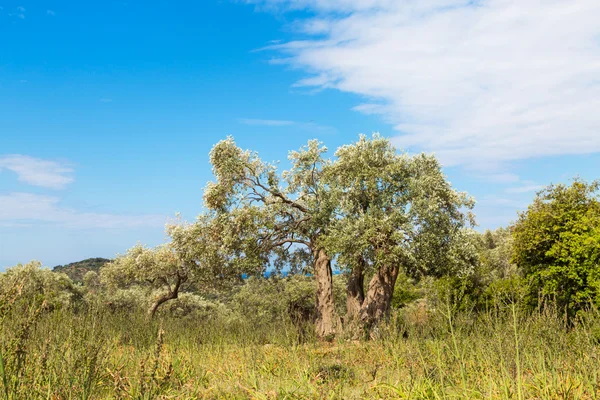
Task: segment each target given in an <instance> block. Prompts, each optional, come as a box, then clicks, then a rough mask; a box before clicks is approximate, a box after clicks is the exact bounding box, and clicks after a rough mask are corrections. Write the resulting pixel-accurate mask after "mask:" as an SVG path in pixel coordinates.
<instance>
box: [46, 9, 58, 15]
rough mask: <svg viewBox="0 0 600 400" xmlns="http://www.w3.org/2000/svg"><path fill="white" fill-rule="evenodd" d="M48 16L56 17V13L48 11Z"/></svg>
mask: <svg viewBox="0 0 600 400" xmlns="http://www.w3.org/2000/svg"><path fill="white" fill-rule="evenodd" d="M46 14H48V15H50V16H51V17H54V16H55V15H56V13H55V12H54V11H52V10H46Z"/></svg>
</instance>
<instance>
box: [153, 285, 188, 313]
mask: <svg viewBox="0 0 600 400" xmlns="http://www.w3.org/2000/svg"><path fill="white" fill-rule="evenodd" d="M185 281H186V278H184V277H181V276H179V275H178V276H177V280H176V281H175V286H174V287H173V288H171V287H169V291H168V292H167V293H166V294H164V295H162V296H160V297H159V298H158V299H156V300H155V301H154V303H152V306H150V309H149V310H148V316H149V317H150V318H154V315H155V314H156V310H158V307H160V306H161V305H162V304H163V303H166V302H167V301H169V300H173V299H176V298H177V297H178V296H179V289H180V288H181V284H182V283H184V282H185Z"/></svg>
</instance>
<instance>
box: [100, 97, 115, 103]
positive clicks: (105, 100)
mask: <svg viewBox="0 0 600 400" xmlns="http://www.w3.org/2000/svg"><path fill="white" fill-rule="evenodd" d="M112 101H113V99H110V98H108V97H103V98H101V99H100V103H112Z"/></svg>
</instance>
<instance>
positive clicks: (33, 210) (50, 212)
mask: <svg viewBox="0 0 600 400" xmlns="http://www.w3.org/2000/svg"><path fill="white" fill-rule="evenodd" d="M28 222H38V223H39V222H42V223H51V224H56V225H60V226H64V227H67V228H80V229H88V228H100V229H112V228H115V229H127V228H140V227H161V226H164V225H165V223H166V222H167V218H166V217H165V216H163V215H118V214H108V213H92V212H80V211H77V210H73V209H70V208H65V207H62V206H61V205H60V200H59V199H58V198H57V197H54V196H46V195H39V194H32V193H10V194H4V195H3V194H0V226H4V227H7V226H12V227H18V226H27V225H28V224H27V223H28Z"/></svg>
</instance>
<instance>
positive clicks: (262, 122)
mask: <svg viewBox="0 0 600 400" xmlns="http://www.w3.org/2000/svg"><path fill="white" fill-rule="evenodd" d="M239 121H240V122H241V123H242V124H244V125H254V126H290V125H294V124H295V122H294V121H284V120H279V119H255V118H240V119H239Z"/></svg>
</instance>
